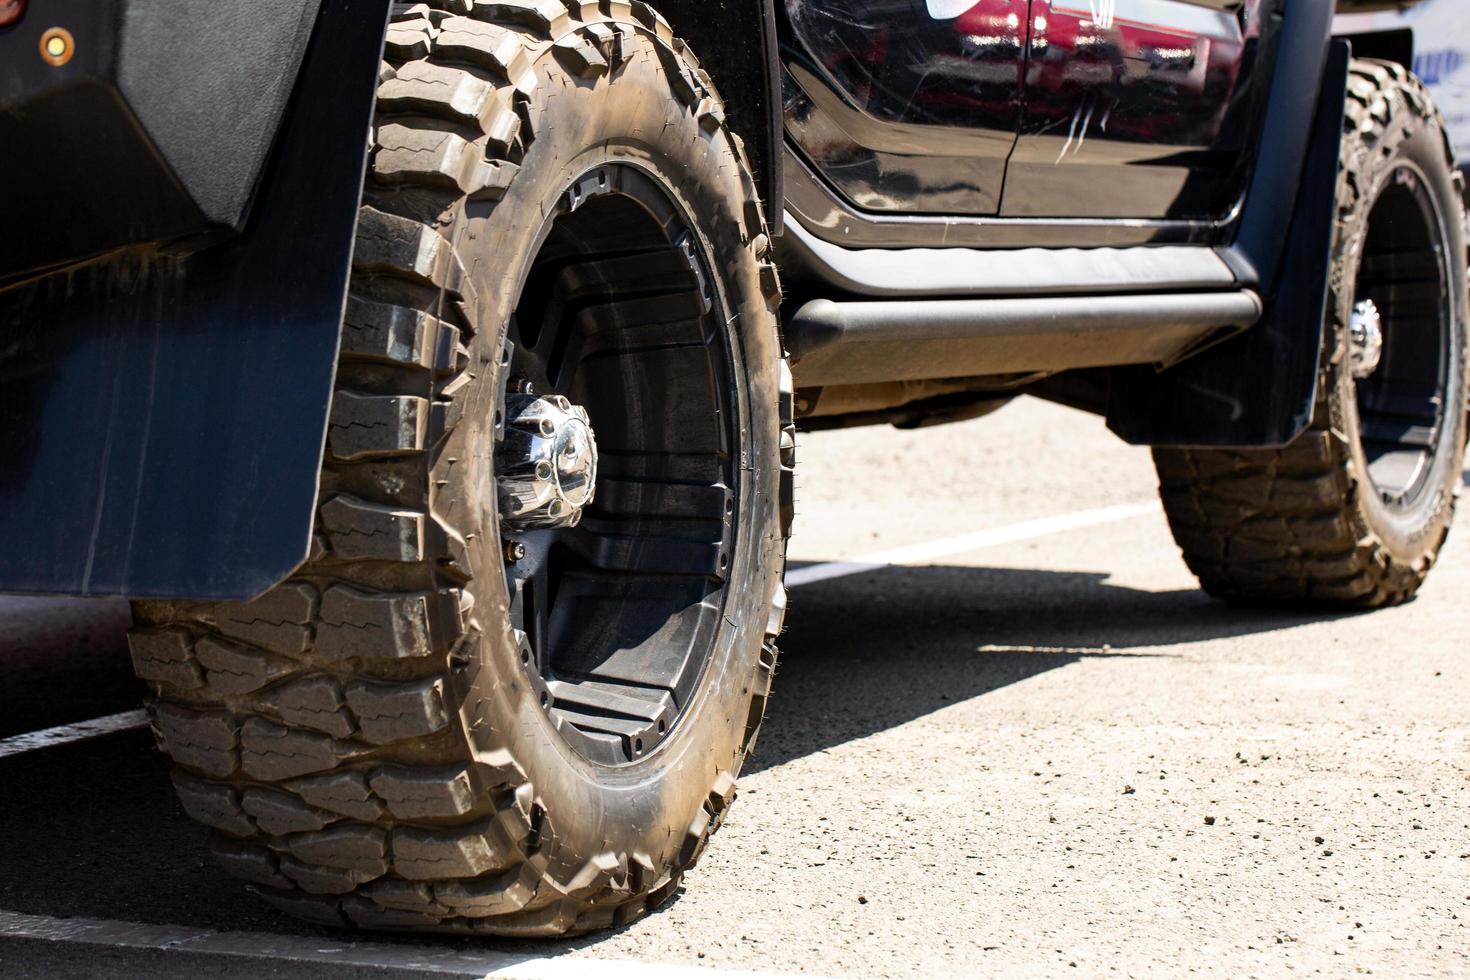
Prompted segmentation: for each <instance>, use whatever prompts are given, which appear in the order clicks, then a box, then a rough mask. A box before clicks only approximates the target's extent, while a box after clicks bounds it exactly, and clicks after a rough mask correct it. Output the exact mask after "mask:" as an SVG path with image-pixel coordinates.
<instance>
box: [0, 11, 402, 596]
mask: <svg viewBox="0 0 1470 980" xmlns="http://www.w3.org/2000/svg"><path fill="white" fill-rule="evenodd" d="M387 8H388V2H387V0H326V2H325V3H324V4H323V6H322V10H321V14H320V19H319V21H318V27H317V30H316V32H315V33H314V35H313V38H312V41H311V44H310V47H309V50H308V52H307V55H306V59H305V62H304V67H303V69H302V73H301V78H300V80H299V83H298V86H297V90H296V94H295V96H294V98H293V99H292V104H291V108H290V110H289V112H288V113H287V116H286V120H285V123H284V125H283V128H282V133H281V137H280V140H279V142H278V145H277V148H276V151H275V153H274V154H273V156H272V160H271V162H270V164H269V166H268V169H267V171H266V174H265V177H264V179H263V181H262V186H261V192H260V195H259V198H258V200H257V201H256V205H255V208H254V211H253V214H252V217H251V220H250V222H249V224H248V227H247V229H246V231H245V233H244V234H243V235H242V236H240V237H239V238H238V239H236V240H234V241H232V242H230V243H228V244H225V245H222V246H219V247H217V248H213V249H209V250H206V251H204V252H200V253H198V254H195V255H194V256H192V257H190V258H187V259H185V258H175V259H163V258H159V257H157V256H153V255H143V254H140V253H131V252H130V253H125V255H124V256H122V257H120V258H118V259H116V260H114V261H110V262H108V263H106V264H101V265H94V266H92V267H89V268H88V269H86V270H83V271H80V272H77V273H74V274H72V275H70V276H65V275H58V276H53V277H51V278H49V279H45V280H41V281H38V282H35V283H31V284H28V285H26V286H22V287H18V288H13V289H11V290H8V291H6V292H0V431H3V432H4V433H5V435H6V440H7V451H6V465H5V467H4V468H0V592H28V593H42V594H63V595H89V596H102V595H115V596H132V597H164V596H169V597H179V596H182V597H189V598H244V597H248V596H250V595H253V594H256V593H259V592H261V591H263V590H265V589H267V588H269V587H271V586H272V585H274V584H275V583H276V582H278V581H279V580H280V579H282V578H283V577H285V576H286V575H287V574H289V573H290V572H291V571H292V570H293V569H294V568H295V567H296V566H297V565H299V564H300V562H301V561H302V560H303V559H304V558H305V556H306V554H307V550H308V547H309V544H310V539H311V528H312V520H313V514H314V511H315V504H316V494H317V475H318V470H319V467H320V461H321V454H322V446H323V443H324V439H325V433H326V422H327V413H328V407H329V401H330V398H331V390H332V381H333V376H334V372H335V364H336V354H337V346H338V342H339V336H340V330H341V320H342V310H343V303H344V299H345V295H346V284H347V276H348V272H349V268H350V260H351V254H352V244H353V238H354V234H355V229H356V214H357V207H358V204H359V201H360V196H361V187H362V177H363V168H364V165H365V161H366V145H367V144H366V139H365V134H366V133H367V131H368V127H369V125H370V123H371V115H372V109H373V101H374V92H375V90H376V85H377V72H378V65H379V63H380V58H381V52H382V41H383V34H384V25H385V24H386V20H387ZM40 328H44V329H40Z"/></svg>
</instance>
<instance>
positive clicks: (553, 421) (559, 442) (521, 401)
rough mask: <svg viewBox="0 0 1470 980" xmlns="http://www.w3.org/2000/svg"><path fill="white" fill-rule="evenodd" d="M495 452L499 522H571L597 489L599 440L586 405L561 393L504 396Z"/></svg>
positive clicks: (521, 527)
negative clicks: (503, 421)
mask: <svg viewBox="0 0 1470 980" xmlns="http://www.w3.org/2000/svg"><path fill="white" fill-rule="evenodd" d="M505 409H506V411H505V417H506V419H507V422H506V426H505V439H504V441H503V442H502V443H501V444H500V448H499V450H498V451H497V452H496V464H497V468H498V472H499V478H498V480H497V482H498V484H499V493H500V522H501V524H502V525H504V527H505V528H506V530H509V531H531V530H536V529H539V528H558V527H575V526H576V525H577V523H578V522H579V521H581V519H582V510H583V508H585V507H586V506H587V505H588V504H590V503H591V502H592V498H593V496H594V495H595V494H596V492H597V440H596V437H595V436H594V435H593V433H592V425H591V423H590V420H589V419H588V417H587V411H586V409H584V408H582V407H580V406H577V405H573V404H572V403H571V402H569V401H567V400H566V399H565V398H563V397H561V396H560V395H548V396H545V397H537V396H536V395H534V394H530V393H519V394H512V395H508V396H506V405H505Z"/></svg>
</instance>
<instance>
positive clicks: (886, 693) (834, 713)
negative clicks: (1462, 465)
mask: <svg viewBox="0 0 1470 980" xmlns="http://www.w3.org/2000/svg"><path fill="white" fill-rule="evenodd" d="M1325 618H1329V617H1328V616H1327V615H1325V614H1323V615H1313V614H1307V613H1300V612H1286V611H1280V612H1278V611H1270V610H1250V609H1234V608H1231V607H1228V606H1225V605H1223V604H1221V603H1217V602H1214V601H1213V600H1210V599H1209V598H1207V597H1206V596H1204V595H1203V594H1202V593H1199V592H1196V591H1193V590H1183V591H1172V592H1146V591H1140V590H1136V589H1130V588H1126V587H1120V586H1116V585H1112V584H1109V581H1108V576H1107V575H1106V574H1101V573H1076V572H1046V571H1034V570H1022V569H1010V568H974V567H932V568H909V567H891V568H882V569H875V570H873V571H872V572H867V573H863V574H859V575H853V576H849V577H847V578H842V579H834V580H829V581H825V582H820V583H815V584H812V585H807V586H803V587H801V588H798V589H796V590H794V591H793V593H792V596H791V605H790V613H789V615H788V618H787V626H788V630H787V633H786V635H785V637H784V638H783V640H782V643H781V646H782V649H783V656H782V660H781V666H780V670H779V673H778V676H777V680H776V689H775V696H774V698H773V699H772V701H771V707H770V712H769V715H768V718H767V720H766V723H765V725H764V727H763V729H762V733H761V738H760V743H759V745H758V747H757V749H756V754H755V757H754V758H753V759H752V760H751V763H750V765H749V766H748V767H747V769H746V772H747V773H753V772H759V771H761V770H765V769H770V768H774V767H776V766H780V765H782V764H783V763H785V762H788V761H791V760H793V759H799V758H801V757H803V756H807V755H810V754H812V753H814V752H819V751H822V750H823V749H825V748H829V747H832V746H834V745H838V744H841V743H843V742H846V741H849V740H852V739H857V738H862V737H865V736H867V735H871V734H874V733H877V732H881V731H884V730H886V729H889V728H892V727H895V726H898V725H901V724H904V723H906V722H908V721H912V720H914V719H916V718H919V717H922V716H924V715H927V714H930V713H932V712H934V711H938V710H940V709H942V708H944V707H946V706H947V705H950V704H953V703H955V702H958V701H964V700H968V699H971V698H975V697H979V696H982V695H984V694H987V693H989V692H992V691H995V690H998V689H1000V688H1003V687H1006V686H1007V685H1010V684H1014V683H1017V682H1019V681H1023V680H1026V679H1027V678H1030V677H1035V676H1037V675H1039V674H1042V673H1045V672H1046V671H1049V670H1054V669H1056V668H1059V667H1064V666H1066V665H1068V664H1072V663H1076V662H1077V661H1079V660H1082V659H1085V658H1089V657H1151V656H1162V655H1165V654H1162V653H1160V652H1158V651H1159V648H1162V647H1165V646H1177V645H1180V644H1190V643H1197V642H1204V641H1208V640H1212V639H1218V638H1222V637H1230V636H1240V635H1246V634H1253V633H1263V632H1271V631H1276V630H1285V629H1290V628H1292V627H1295V626H1300V625H1304V624H1307V623H1311V622H1317V621H1321V620H1322V619H1325ZM1169 655H1172V654H1169ZM123 663H124V664H125V663H126V661H125V660H124V662H123ZM0 909H3V910H6V911H11V912H21V913H26V914H31V915H44V916H56V917H87V918H95V919H111V920H124V921H133V922H146V923H156V924H169V925H178V926H190V927H197V928H205V929H217V930H225V931H236V932H241V931H243V932H259V933H272V934H277V935H282V934H285V935H304V936H320V935H322V934H323V932H322V930H319V929H316V928H313V927H312V926H309V925H305V924H302V923H300V922H297V921H295V920H292V919H289V918H287V917H285V916H284V915H280V914H278V913H276V912H275V911H274V910H273V909H271V908H270V907H268V906H267V905H265V904H264V903H263V902H261V901H259V900H258V899H256V898H255V897H254V896H252V895H250V894H248V893H247V892H246V891H245V889H244V888H243V887H242V886H241V885H240V884H239V883H238V882H236V881H235V880H234V879H232V878H231V877H229V876H228V875H226V874H225V873H224V872H223V871H222V870H221V869H220V868H218V867H217V866H216V865H215V864H214V862H213V861H212V860H211V858H210V856H209V853H208V850H207V848H206V846H205V835H204V833H203V832H201V830H200V829H199V828H198V826H197V825H196V824H194V823H193V822H192V821H191V820H190V819H189V818H188V817H186V816H185V815H184V813H183V812H182V810H181V808H180V807H179V805H178V803H177V801H176V799H175V796H174V793H173V788H172V787H171V786H170V784H169V779H168V763H167V761H166V760H165V758H164V757H163V755H162V754H161V753H159V752H158V751H157V750H156V748H155V747H154V745H153V740H152V737H151V735H149V734H148V733H147V732H145V731H134V732H128V733H125V734H121V735H116V736H111V737H107V738H99V739H94V740H92V741H88V742H80V743H75V744H72V745H66V746H60V747H57V748H53V749H49V750H46V751H43V752H35V753H30V754H26V755H22V756H16V757H12V758H9V759H4V760H0ZM632 928H637V927H636V926H633V927H632ZM331 935H333V936H335V937H337V938H338V939H342V938H346V936H345V934H343V933H336V932H334V933H331ZM607 935H609V934H606V933H604V934H600V935H593V936H587V937H583V938H580V939H576V940H571V941H567V942H537V943H518V942H498V941H492V940H487V939H475V940H458V939H454V938H451V937H435V936H424V937H409V936H393V935H383V934H366V933H363V934H353V938H356V939H361V940H371V941H373V942H387V943H393V944H395V945H409V946H425V947H432V948H435V949H454V948H467V949H480V950H501V951H503V952H507V953H512V954H516V955H524V956H527V957H532V956H555V955H558V954H561V953H566V952H569V951H572V950H575V949H581V948H585V947H595V946H597V945H598V944H599V942H600V941H601V940H602V939H603V938H605V937H606V936H607ZM375 975H379V974H375ZM380 975H382V976H392V975H395V973H394V971H385V972H384V973H382V974H380Z"/></svg>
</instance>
